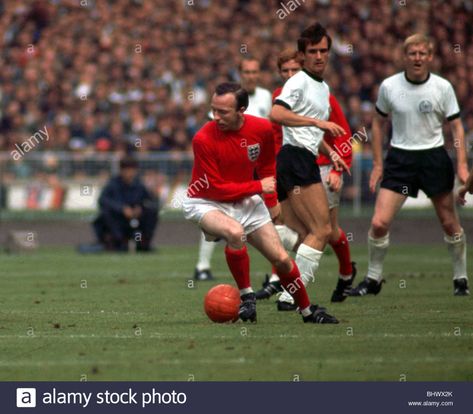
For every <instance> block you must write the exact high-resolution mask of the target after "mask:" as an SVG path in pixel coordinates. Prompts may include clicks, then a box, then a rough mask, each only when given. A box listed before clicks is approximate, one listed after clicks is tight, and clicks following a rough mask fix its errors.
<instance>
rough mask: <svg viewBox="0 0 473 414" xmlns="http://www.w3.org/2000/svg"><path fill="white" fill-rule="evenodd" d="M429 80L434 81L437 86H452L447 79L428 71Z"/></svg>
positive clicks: (444, 87)
mask: <svg viewBox="0 0 473 414" xmlns="http://www.w3.org/2000/svg"><path fill="white" fill-rule="evenodd" d="M430 81H431V82H432V83H434V84H435V85H436V86H437V87H440V88H443V89H446V88H453V86H452V83H451V82H450V81H449V80H448V79H446V78H444V77H442V76H440V75H437V74H436V73H432V72H430Z"/></svg>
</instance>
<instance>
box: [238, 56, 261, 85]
mask: <svg viewBox="0 0 473 414" xmlns="http://www.w3.org/2000/svg"><path fill="white" fill-rule="evenodd" d="M240 76H241V86H242V87H243V88H244V89H246V91H247V92H248V93H253V92H254V91H255V88H256V86H257V85H258V82H259V77H260V68H259V62H258V61H257V60H244V61H243V62H242V63H241V72H240Z"/></svg>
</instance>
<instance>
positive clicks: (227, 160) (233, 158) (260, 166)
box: [187, 114, 277, 207]
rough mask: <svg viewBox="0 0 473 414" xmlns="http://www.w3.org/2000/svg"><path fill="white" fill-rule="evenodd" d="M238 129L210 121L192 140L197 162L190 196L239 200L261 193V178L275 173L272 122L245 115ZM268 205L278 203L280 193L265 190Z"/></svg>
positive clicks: (217, 199) (227, 200) (188, 191)
mask: <svg viewBox="0 0 473 414" xmlns="http://www.w3.org/2000/svg"><path fill="white" fill-rule="evenodd" d="M244 118H245V122H244V123H243V126H242V127H241V128H240V129H239V130H238V131H222V130H220V129H219V128H218V127H217V123H216V122H215V121H210V122H207V123H206V124H205V125H204V126H203V127H202V128H201V129H200V130H199V131H198V132H197V134H196V135H195V137H194V139H193V140H192V149H193V151H194V166H193V168H192V179H191V182H190V183H189V187H188V189H187V195H188V196H189V197H197V198H205V199H209V200H214V201H220V202H235V201H238V200H241V199H242V198H245V197H249V196H252V195H254V194H261V193H262V192H263V189H262V187H261V182H260V180H255V178H254V173H255V171H256V173H257V175H258V177H259V179H263V178H265V177H274V176H275V174H276V171H275V158H274V140H273V131H272V126H271V123H270V122H269V121H268V120H266V119H263V118H259V117H256V116H252V115H246V114H245V115H244ZM264 199H265V203H266V206H267V207H273V206H275V205H276V203H277V195H276V193H273V194H265V195H264Z"/></svg>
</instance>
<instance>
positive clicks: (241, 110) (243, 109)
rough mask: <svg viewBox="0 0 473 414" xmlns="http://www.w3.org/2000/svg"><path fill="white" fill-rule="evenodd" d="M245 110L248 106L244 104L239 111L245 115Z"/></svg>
mask: <svg viewBox="0 0 473 414" xmlns="http://www.w3.org/2000/svg"><path fill="white" fill-rule="evenodd" d="M245 111H246V108H245V107H244V106H242V107H240V109H238V111H237V112H239V113H240V114H242V115H243V114H244V113H245Z"/></svg>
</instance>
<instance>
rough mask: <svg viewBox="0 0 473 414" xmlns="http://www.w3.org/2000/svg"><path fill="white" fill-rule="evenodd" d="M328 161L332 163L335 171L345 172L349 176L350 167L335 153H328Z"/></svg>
mask: <svg viewBox="0 0 473 414" xmlns="http://www.w3.org/2000/svg"><path fill="white" fill-rule="evenodd" d="M330 160H331V161H332V164H333V169H334V170H335V171H341V172H343V171H345V172H346V173H347V174H348V175H351V171H350V167H349V166H348V165H347V163H346V162H345V161H343V159H342V158H341V157H340V156H339V155H338V154H337V153H336V152H335V151H332V152H331V153H330Z"/></svg>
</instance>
